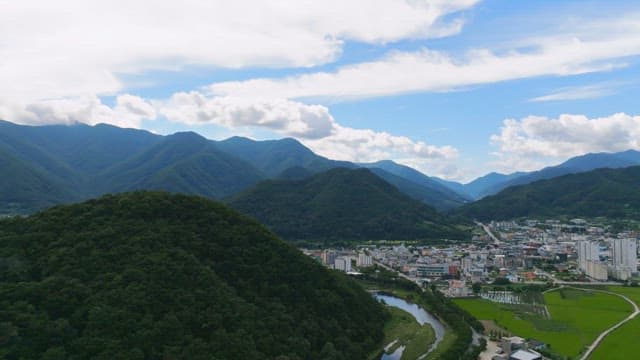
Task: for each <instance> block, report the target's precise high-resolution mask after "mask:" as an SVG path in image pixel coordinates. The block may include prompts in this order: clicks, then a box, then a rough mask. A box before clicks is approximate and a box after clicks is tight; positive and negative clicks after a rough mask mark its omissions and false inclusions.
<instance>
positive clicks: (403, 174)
mask: <svg viewBox="0 0 640 360" xmlns="http://www.w3.org/2000/svg"><path fill="white" fill-rule="evenodd" d="M378 165H379V166H378V167H376V166H373V165H371V164H367V165H366V166H367V167H375V169H373V170H374V172H375V173H376V175H378V176H379V177H381V178H383V179H385V180H387V181H389V182H391V183H392V184H393V185H394V186H396V187H398V188H399V189H400V191H402V192H404V193H406V194H407V195H409V196H411V197H413V198H415V199H417V200H420V201H422V202H424V203H426V204H429V205H431V206H434V207H436V208H437V209H439V210H446V209H451V208H453V207H456V206H459V205H461V204H464V203H465V202H467V201H468V198H466V197H463V196H460V195H459V194H457V193H456V192H454V191H451V190H450V189H448V188H447V187H445V186H443V185H441V184H439V183H438V182H436V181H435V180H432V179H430V178H429V177H427V176H425V175H422V174H421V173H419V172H417V171H415V170H413V169H410V168H408V167H405V166H402V165H398V164H395V163H392V162H384V163H380V164H378ZM336 167H343V168H358V167H361V165H358V164H354V163H350V162H345V161H335V160H330V159H327V158H325V157H322V156H319V155H317V154H315V153H313V152H312V151H311V150H309V149H308V148H306V147H305V146H303V145H302V144H301V143H299V142H298V141H296V140H294V139H282V140H270V141H254V140H251V139H246V138H240V137H232V138H229V139H227V140H223V141H212V140H207V139H205V138H204V137H202V136H200V135H198V134H196V133H192V132H186V133H176V134H173V135H169V136H160V135H156V134H152V133H150V132H146V131H142V130H132V129H121V128H117V127H114V126H110V125H96V126H87V125H82V124H77V125H72V126H63V125H54V126H21V125H16V124H13V123H10V122H4V121H0V170H1V171H2V173H3V174H11V176H10V177H8V178H9V179H8V181H6V182H3V184H2V185H0V214H1V213H30V212H33V211H36V210H40V209H43V208H46V207H49V206H52V205H55V204H62V203H69V202H74V201H80V200H84V199H88V198H91V197H96V196H99V195H101V194H105V193H113V192H124V191H132V190H140V189H149V190H164V191H170V192H181V193H187V194H197V195H202V196H206V197H209V198H213V199H222V198H225V197H228V196H230V195H233V194H237V193H239V192H241V191H243V190H246V189H248V188H249V187H251V186H254V185H256V184H257V183H259V182H260V181H263V180H267V179H277V178H291V177H293V178H301V177H306V176H311V175H313V174H317V173H320V172H323V171H327V170H329V169H333V168H336Z"/></svg>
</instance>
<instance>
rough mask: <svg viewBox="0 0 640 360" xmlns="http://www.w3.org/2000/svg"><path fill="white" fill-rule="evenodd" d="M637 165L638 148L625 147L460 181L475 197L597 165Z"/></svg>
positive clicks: (588, 168) (592, 168) (599, 166)
mask: <svg viewBox="0 0 640 360" xmlns="http://www.w3.org/2000/svg"><path fill="white" fill-rule="evenodd" d="M634 165H640V152H638V151H635V150H627V151H623V152H618V153H593V154H585V155H581V156H576V157H573V158H570V159H569V160H567V161H565V162H563V163H561V164H559V165H555V166H549V167H545V168H544V169H541V170H537V171H532V172H517V173H512V174H508V175H504V174H498V173H490V174H488V175H485V176H483V177H480V178H478V179H475V180H474V181H472V182H470V183H468V184H466V185H464V187H465V189H467V192H468V193H469V194H472V196H473V197H474V198H476V199H480V198H483V197H485V196H488V195H493V194H497V193H499V192H500V191H502V190H504V189H506V188H508V187H511V186H516V185H526V184H530V183H532V182H534V181H537V180H544V179H552V178H555V177H558V176H562V175H567V174H576V173H581V172H586V171H591V170H595V169H601V168H611V169H617V168H624V167H629V166H634Z"/></svg>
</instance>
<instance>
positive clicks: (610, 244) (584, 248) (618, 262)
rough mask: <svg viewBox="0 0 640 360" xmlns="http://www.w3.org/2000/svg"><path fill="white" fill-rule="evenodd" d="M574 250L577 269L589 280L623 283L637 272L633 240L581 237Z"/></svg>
mask: <svg viewBox="0 0 640 360" xmlns="http://www.w3.org/2000/svg"><path fill="white" fill-rule="evenodd" d="M623 236H624V235H623ZM576 249H577V253H578V267H579V269H580V271H582V272H584V273H585V274H586V275H587V276H588V277H590V278H591V279H594V280H598V281H606V280H608V279H609V278H611V279H615V280H623V281H625V280H629V279H630V278H631V277H632V276H633V275H634V274H635V273H637V272H638V258H637V252H638V245H637V240H636V239H635V238H630V237H622V238H608V239H591V238H588V237H586V236H582V237H580V238H579V239H578V241H577V242H576Z"/></svg>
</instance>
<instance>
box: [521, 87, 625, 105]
mask: <svg viewBox="0 0 640 360" xmlns="http://www.w3.org/2000/svg"><path fill="white" fill-rule="evenodd" d="M613 94H615V90H614V89H612V88H611V86H608V85H587V86H576V87H568V88H562V89H559V90H556V91H554V92H552V93H550V94H547V95H543V96H538V97H535V98H532V99H529V102H545V101H568V100H585V99H596V98H601V97H605V96H609V95H613Z"/></svg>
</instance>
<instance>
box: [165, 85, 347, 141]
mask: <svg viewBox="0 0 640 360" xmlns="http://www.w3.org/2000/svg"><path fill="white" fill-rule="evenodd" d="M156 105H157V106H158V108H159V112H160V114H162V115H163V116H165V117H166V118H167V119H169V120H172V121H178V122H181V123H185V124H204V123H211V124H216V125H221V126H224V127H227V128H238V127H261V128H266V129H269V130H273V131H275V132H278V133H281V134H286V135H288V136H295V137H301V138H305V139H314V138H322V137H326V136H329V135H330V134H331V133H332V131H333V129H334V127H335V126H336V123H335V120H334V119H333V117H332V116H331V115H330V114H329V109H327V108H326V107H325V106H321V105H306V104H302V103H299V102H295V101H289V100H285V99H276V100H273V99H272V100H266V99H252V98H234V97H209V96H206V95H204V94H202V93H200V92H197V91H192V92H188V93H185V92H180V93H176V94H174V95H173V96H171V98H170V99H169V100H167V101H158V102H156Z"/></svg>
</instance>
